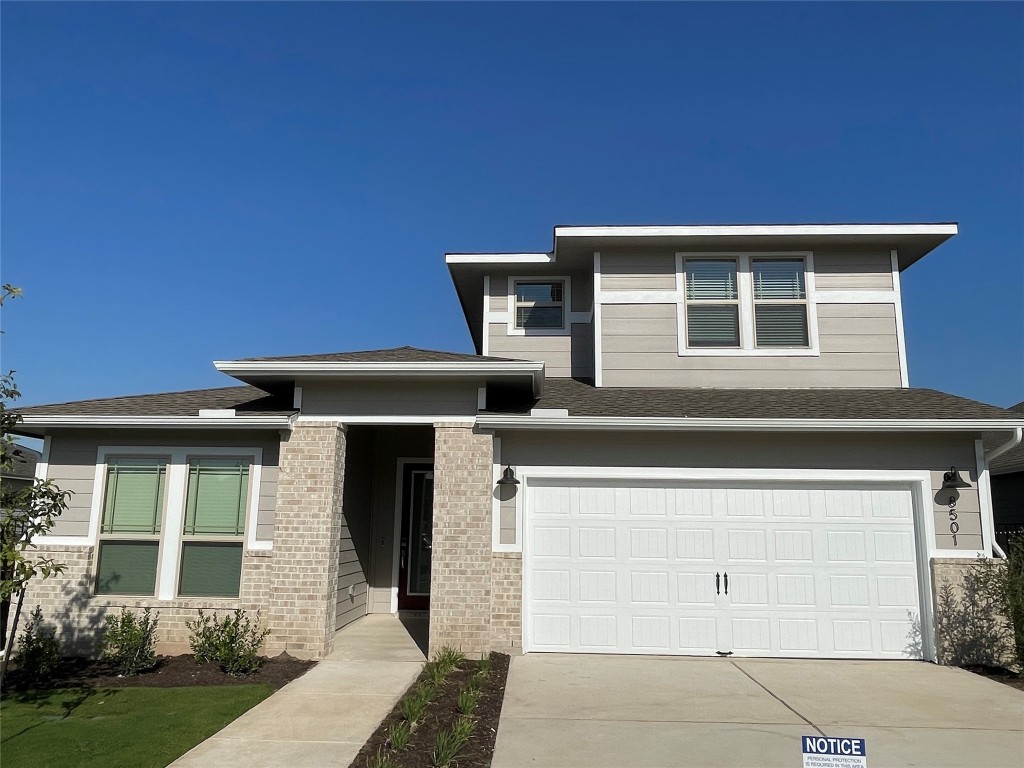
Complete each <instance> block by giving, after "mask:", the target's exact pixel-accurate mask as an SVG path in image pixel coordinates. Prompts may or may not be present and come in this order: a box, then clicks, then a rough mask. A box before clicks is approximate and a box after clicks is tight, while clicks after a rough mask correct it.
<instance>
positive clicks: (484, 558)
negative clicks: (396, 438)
mask: <svg viewBox="0 0 1024 768" xmlns="http://www.w3.org/2000/svg"><path fill="white" fill-rule="evenodd" d="M492 461H493V441H492V435H491V434H490V433H489V432H486V433H485V432H479V431H477V430H475V429H474V428H473V426H472V425H470V424H467V423H465V422H438V423H437V424H435V425H434V535H433V545H432V549H431V567H430V648H429V650H430V653H431V654H433V653H434V652H435V651H437V650H438V649H439V648H441V647H443V646H446V645H447V646H452V647H454V648H457V649H459V650H461V651H462V652H463V653H465V654H466V655H468V656H485V655H487V653H488V652H489V651H490V617H491V493H492V492H493V490H494V485H493V477H492V469H491V466H492Z"/></svg>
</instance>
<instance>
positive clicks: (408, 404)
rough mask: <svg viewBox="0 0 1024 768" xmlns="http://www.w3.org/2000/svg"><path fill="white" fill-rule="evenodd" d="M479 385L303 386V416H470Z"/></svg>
mask: <svg viewBox="0 0 1024 768" xmlns="http://www.w3.org/2000/svg"><path fill="white" fill-rule="evenodd" d="M476 395H477V385H476V384H474V383H470V384H452V383H434V382H429V381H413V382H409V383H402V384H393V383H389V382H384V381H372V382H363V383H358V384H331V383H323V382H310V381H306V382H302V415H303V416H379V415H387V416H417V415H428V416H471V415H474V414H475V413H476V410H477V403H476Z"/></svg>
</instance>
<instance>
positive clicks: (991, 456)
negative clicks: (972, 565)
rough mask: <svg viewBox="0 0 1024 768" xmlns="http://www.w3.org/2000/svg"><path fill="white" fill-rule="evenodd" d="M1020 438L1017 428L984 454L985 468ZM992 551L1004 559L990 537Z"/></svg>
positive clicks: (1022, 430) (1020, 430)
mask: <svg viewBox="0 0 1024 768" xmlns="http://www.w3.org/2000/svg"><path fill="white" fill-rule="evenodd" d="M1022 438H1024V428H1021V427H1017V428H1016V429H1014V430H1013V437H1011V438H1010V439H1009V440H1007V441H1006V442H1005V443H1003V444H1002V445H1000V446H997V447H996V448H993V449H992V450H991V451H988V452H987V453H986V454H985V466H986V467H987V466H988V465H989V464H990V463H991V462H992V460H993V459H998V458H999V457H1000V456H1002V455H1003V454H1004V453H1006V452H1007V451H1009V450H1012V449H1014V448H1016V447H1017V446H1018V445H1020V442H1021V439H1022ZM992 551H993V552H994V553H995V554H996V555H998V556H999V557H1001V558H1003V559H1004V560H1005V559H1006V553H1005V552H1003V548H1002V547H1000V546H999V544H998V543H997V542H996V540H995V536H993V537H992Z"/></svg>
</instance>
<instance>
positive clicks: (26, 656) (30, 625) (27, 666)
mask: <svg viewBox="0 0 1024 768" xmlns="http://www.w3.org/2000/svg"><path fill="white" fill-rule="evenodd" d="M14 660H15V662H16V663H17V665H18V669H19V670H21V674H22V675H23V676H24V678H25V680H26V681H27V682H30V683H32V684H35V685H40V684H42V683H45V682H47V681H48V680H49V679H50V677H51V676H52V675H53V673H54V672H55V671H56V670H57V667H58V666H59V665H60V640H58V639H57V637H56V630H55V629H54V628H53V627H51V626H47V625H46V623H44V621H43V609H42V608H40V607H39V606H38V605H37V606H36V607H35V610H34V611H32V613H30V614H29V615H28V621H27V622H26V623H25V629H24V632H23V633H22V635H21V640H20V641H19V643H18V652H17V654H16V655H15V656H14Z"/></svg>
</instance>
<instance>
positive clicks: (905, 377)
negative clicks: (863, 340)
mask: <svg viewBox="0 0 1024 768" xmlns="http://www.w3.org/2000/svg"><path fill="white" fill-rule="evenodd" d="M889 259H890V261H891V264H892V290H893V293H895V294H896V300H895V301H894V302H893V303H894V304H895V305H896V344H897V346H898V348H899V354H900V386H902V387H903V388H904V389H907V388H908V387H909V386H910V369H909V368H908V367H907V335H906V333H905V332H904V330H903V293H902V289H901V288H900V264H899V252H898V251H896V250H892V251H889Z"/></svg>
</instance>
